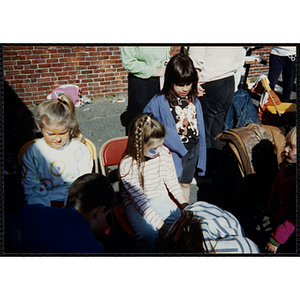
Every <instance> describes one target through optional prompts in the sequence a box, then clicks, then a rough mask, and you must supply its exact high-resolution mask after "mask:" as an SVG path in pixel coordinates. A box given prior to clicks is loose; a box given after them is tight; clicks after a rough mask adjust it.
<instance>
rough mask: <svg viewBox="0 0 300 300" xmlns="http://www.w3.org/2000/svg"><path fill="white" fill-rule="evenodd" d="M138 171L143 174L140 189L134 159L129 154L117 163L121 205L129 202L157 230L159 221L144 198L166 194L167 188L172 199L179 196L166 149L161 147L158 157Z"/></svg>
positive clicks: (169, 156)
mask: <svg viewBox="0 0 300 300" xmlns="http://www.w3.org/2000/svg"><path fill="white" fill-rule="evenodd" d="M141 171H142V174H143V176H144V190H143V189H142V186H141V181H140V178H139V172H138V167H137V161H136V160H133V159H132V157H125V158H124V159H123V160H122V161H121V163H120V176H121V180H122V183H123V186H124V189H123V191H122V197H123V201H124V206H126V205H128V204H130V203H133V204H134V205H135V207H136V208H137V210H138V211H139V212H140V213H141V214H142V215H143V216H144V217H145V218H146V219H147V220H148V221H149V222H150V223H151V224H153V225H154V226H155V227H156V228H157V229H160V228H161V227H162V225H163V220H162V218H161V217H160V216H159V215H158V214H157V213H156V212H155V211H154V209H153V208H152V207H151V205H150V204H149V202H148V199H152V198H155V197H157V196H161V195H166V196H168V191H167V188H168V189H169V191H170V192H171V193H172V195H173V196H174V197H175V199H176V198H177V197H178V196H179V195H183V192H182V189H181V186H180V184H179V182H178V179H177V175H176V172H175V168H174V163H173V158H172V156H171V154H170V153H169V151H168V149H167V148H166V147H165V146H163V148H162V150H161V152H160V155H159V156H157V157H155V158H153V159H150V160H148V161H146V162H145V163H144V164H142V166H141ZM166 187H167V188H166ZM170 201H172V200H171V199H170Z"/></svg>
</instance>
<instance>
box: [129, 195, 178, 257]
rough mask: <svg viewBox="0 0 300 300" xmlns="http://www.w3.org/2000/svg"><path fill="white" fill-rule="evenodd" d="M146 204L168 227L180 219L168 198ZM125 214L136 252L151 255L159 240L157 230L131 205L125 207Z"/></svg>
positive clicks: (175, 207) (151, 200) (156, 198)
mask: <svg viewBox="0 0 300 300" xmlns="http://www.w3.org/2000/svg"><path fill="white" fill-rule="evenodd" d="M148 202H149V203H150V205H151V206H152V208H153V209H154V210H155V211H156V212H157V213H158V214H159V215H160V216H161V218H162V219H163V220H164V222H165V224H166V225H167V226H168V227H170V226H171V225H172V224H173V223H174V222H175V221H176V220H177V219H178V218H179V217H180V209H179V208H178V207H177V206H176V204H175V203H174V202H173V201H172V200H171V199H170V198H169V197H168V196H159V197H155V198H152V199H149V200H148ZM125 214H126V216H127V219H128V221H129V224H130V225H131V228H132V230H133V232H134V234H135V244H136V247H137V251H138V252H139V253H153V252H154V251H155V246H156V243H157V241H158V238H159V232H158V230H157V229H156V228H155V227H154V226H153V225H152V224H151V223H150V222H148V221H147V220H146V219H145V218H144V217H143V216H142V215H141V214H140V213H139V212H138V211H137V209H136V208H135V206H134V204H133V203H131V204H129V205H127V206H126V207H125Z"/></svg>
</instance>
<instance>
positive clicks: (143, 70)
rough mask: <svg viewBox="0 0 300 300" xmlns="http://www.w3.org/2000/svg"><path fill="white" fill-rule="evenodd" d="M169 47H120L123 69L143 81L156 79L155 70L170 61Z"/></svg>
mask: <svg viewBox="0 0 300 300" xmlns="http://www.w3.org/2000/svg"><path fill="white" fill-rule="evenodd" d="M170 50H171V48H170V47H120V51H121V58H122V64H123V68H124V69H125V70H126V71H128V72H129V73H132V74H134V75H135V76H137V77H139V78H143V79H147V78H150V77H156V70H157V69H159V68H162V67H163V66H164V65H165V62H166V61H168V60H169V59H170Z"/></svg>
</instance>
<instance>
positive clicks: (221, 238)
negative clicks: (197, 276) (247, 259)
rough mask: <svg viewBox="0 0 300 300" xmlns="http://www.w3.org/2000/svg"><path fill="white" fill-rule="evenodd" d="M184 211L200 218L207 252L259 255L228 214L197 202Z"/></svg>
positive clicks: (253, 244) (211, 205)
mask: <svg viewBox="0 0 300 300" xmlns="http://www.w3.org/2000/svg"><path fill="white" fill-rule="evenodd" d="M186 210H189V211H192V212H193V213H194V214H195V215H196V216H198V217H200V218H202V219H203V220H202V226H201V227H202V231H203V236H204V240H205V242H206V245H207V247H208V249H209V250H212V248H211V246H212V247H213V249H214V252H215V253H226V254H230V253H259V249H258V247H257V245H256V244H255V243H254V242H252V241H251V240H249V239H248V238H246V237H245V235H244V233H243V229H242V227H241V225H240V223H239V221H238V220H237V218H236V217H235V216H234V215H233V214H231V213H230V212H228V211H226V210H224V209H222V208H220V207H218V206H216V205H213V204H210V203H207V202H204V201H199V202H196V203H194V204H193V205H191V206H188V207H186Z"/></svg>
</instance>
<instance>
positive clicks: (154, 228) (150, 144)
mask: <svg viewBox="0 0 300 300" xmlns="http://www.w3.org/2000/svg"><path fill="white" fill-rule="evenodd" d="M165 134H166V133H165V128H164V126H163V125H162V124H161V123H159V122H158V121H157V120H156V119H154V118H153V115H152V114H141V115H139V116H138V117H137V118H135V119H134V120H133V122H132V123H131V125H130V127H129V131H128V143H127V148H126V150H125V152H124V155H123V158H122V160H121V162H120V165H119V172H120V178H121V182H122V185H123V189H122V197H123V201H124V206H125V213H126V216H127V218H128V221H129V223H130V224H131V227H132V229H133V231H134V233H135V242H136V246H137V251H138V252H140V253H151V252H154V251H155V247H156V243H157V241H158V239H159V237H161V238H163V237H164V236H165V234H166V233H167V231H168V228H169V227H170V226H171V225H172V224H173V223H174V222H175V221H176V219H177V218H178V217H179V216H180V209H179V207H180V208H181V209H183V208H184V207H185V206H187V205H188V203H187V201H186V199H185V198H184V195H183V192H182V189H181V187H180V185H179V183H178V179H177V177H176V172H175V168H174V164H173V160H172V156H171V154H170V152H169V150H168V149H167V148H166V147H165V146H164V145H163V143H164V138H165ZM169 192H170V193H171V194H172V195H173V197H174V198H175V199H176V200H175V201H177V202H178V206H177V205H176V204H175V203H174V201H172V200H171V198H170V195H169Z"/></svg>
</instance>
